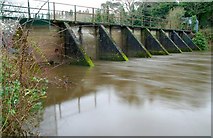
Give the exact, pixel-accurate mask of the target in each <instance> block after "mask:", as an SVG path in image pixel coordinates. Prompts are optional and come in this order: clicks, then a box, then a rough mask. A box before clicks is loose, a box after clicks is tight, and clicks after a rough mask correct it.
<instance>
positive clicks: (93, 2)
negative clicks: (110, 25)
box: [9, 0, 107, 8]
mask: <svg viewBox="0 0 213 138" xmlns="http://www.w3.org/2000/svg"><path fill="white" fill-rule="evenodd" d="M9 1H14V2H16V3H22V4H24V5H25V4H26V3H27V0H9ZM42 1H46V0H42ZM49 1H50V2H58V3H67V4H72V5H80V6H87V7H94V8H100V7H101V3H104V2H106V1H107V0H49ZM34 3H38V2H37V1H35V0H30V4H31V5H34ZM34 6H36V5H34Z"/></svg>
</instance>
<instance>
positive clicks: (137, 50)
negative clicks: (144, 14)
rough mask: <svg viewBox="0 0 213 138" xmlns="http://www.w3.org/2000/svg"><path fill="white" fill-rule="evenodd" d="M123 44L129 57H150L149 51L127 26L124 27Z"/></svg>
mask: <svg viewBox="0 0 213 138" xmlns="http://www.w3.org/2000/svg"><path fill="white" fill-rule="evenodd" d="M123 29H124V34H123V35H124V44H125V45H126V48H127V56H129V57H152V55H151V54H150V53H149V51H148V50H147V49H146V48H145V47H144V46H143V44H142V43H141V42H140V41H138V39H137V38H136V37H135V36H134V34H133V33H132V31H131V30H130V29H129V27H124V28H123Z"/></svg>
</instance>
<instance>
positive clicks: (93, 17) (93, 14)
mask: <svg viewBox="0 0 213 138" xmlns="http://www.w3.org/2000/svg"><path fill="white" fill-rule="evenodd" d="M94 22H95V9H94V8H92V23H94Z"/></svg>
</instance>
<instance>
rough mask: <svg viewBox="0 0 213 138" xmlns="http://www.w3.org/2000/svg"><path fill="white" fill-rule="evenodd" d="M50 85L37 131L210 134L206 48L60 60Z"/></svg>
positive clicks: (209, 73)
mask: <svg viewBox="0 0 213 138" xmlns="http://www.w3.org/2000/svg"><path fill="white" fill-rule="evenodd" d="M51 74H52V76H66V77H68V78H69V79H70V80H71V81H72V82H73V83H75V84H77V85H73V86H72V88H70V89H64V88H57V87H56V86H49V90H48V97H47V100H46V108H45V111H44V115H43V121H42V122H41V124H40V127H39V129H40V132H41V135H59V136H66V135H80V136H83V135H102V136H107V135H111V136H112V135H114V136H117V135H119V136H121V135H123V136H124V135H132V136H133V135H141V136H142V135H163V136H165V135H183V136H186V135H208V136H210V135H211V123H210V122H211V61H210V53H199V52H198V53H197V52H192V53H183V54H172V55H169V56H155V57H153V58H151V59H145V58H133V59H130V61H128V62H108V61H97V62H96V67H94V68H87V67H78V66H69V65H64V66H62V67H59V68H57V69H55V70H53V71H52V72H51Z"/></svg>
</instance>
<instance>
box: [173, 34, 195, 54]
mask: <svg viewBox="0 0 213 138" xmlns="http://www.w3.org/2000/svg"><path fill="white" fill-rule="evenodd" d="M170 33H171V34H170V38H171V39H172V41H173V42H174V43H175V44H176V45H177V46H178V47H179V48H180V49H181V51H183V52H192V49H191V48H190V47H189V46H188V45H187V44H186V43H185V42H184V41H183V39H182V38H181V37H180V36H179V35H178V34H177V33H176V32H175V31H172V32H170Z"/></svg>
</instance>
